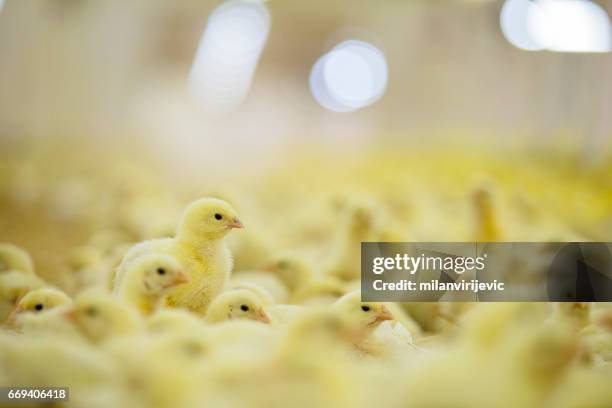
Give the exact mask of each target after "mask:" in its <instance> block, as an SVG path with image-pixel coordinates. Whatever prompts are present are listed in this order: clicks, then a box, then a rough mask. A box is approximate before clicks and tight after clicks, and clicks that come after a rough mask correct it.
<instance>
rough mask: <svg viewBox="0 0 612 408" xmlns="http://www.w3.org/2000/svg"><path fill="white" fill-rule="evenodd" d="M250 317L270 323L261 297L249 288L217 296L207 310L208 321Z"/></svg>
mask: <svg viewBox="0 0 612 408" xmlns="http://www.w3.org/2000/svg"><path fill="white" fill-rule="evenodd" d="M234 319H250V320H256V321H260V322H262V323H267V324H268V323H270V317H269V316H268V314H267V313H266V311H265V310H264V306H263V304H262V302H261V300H260V298H259V297H258V296H257V295H255V294H254V293H253V292H251V291H249V290H247V289H232V290H228V291H227V292H224V293H222V294H220V295H219V296H217V297H216V298H215V299H214V300H213V301H212V303H211V304H210V306H209V307H208V310H207V312H206V317H205V320H206V322H208V323H218V322H222V321H226V320H234Z"/></svg>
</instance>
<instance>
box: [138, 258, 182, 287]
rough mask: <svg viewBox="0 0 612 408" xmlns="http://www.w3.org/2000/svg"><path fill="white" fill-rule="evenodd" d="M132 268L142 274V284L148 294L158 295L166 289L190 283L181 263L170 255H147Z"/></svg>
mask: <svg viewBox="0 0 612 408" xmlns="http://www.w3.org/2000/svg"><path fill="white" fill-rule="evenodd" d="M134 266H135V267H136V268H138V270H139V271H140V272H141V273H142V284H143V286H144V289H145V291H146V292H148V293H149V294H160V293H161V292H163V291H164V290H166V289H169V288H172V287H174V286H176V285H180V284H181V283H187V282H189V281H190V278H189V276H188V275H187V274H186V273H185V271H184V269H183V266H182V265H181V263H180V262H179V261H178V260H177V259H176V258H175V257H173V256H171V255H166V254H151V255H147V256H144V257H143V258H142V259H140V260H139V262H138V264H137V265H134Z"/></svg>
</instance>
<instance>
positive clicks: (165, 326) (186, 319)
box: [145, 309, 202, 333]
mask: <svg viewBox="0 0 612 408" xmlns="http://www.w3.org/2000/svg"><path fill="white" fill-rule="evenodd" d="M145 324H146V328H147V330H148V331H149V332H151V333H172V332H181V331H192V330H195V329H199V328H201V327H202V320H201V319H200V318H199V317H198V316H196V315H195V314H193V313H191V312H190V311H188V310H185V309H161V310H157V311H156V312H155V313H153V314H152V315H151V316H149V317H148V318H147V319H146V321H145Z"/></svg>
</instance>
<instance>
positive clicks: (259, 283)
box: [230, 271, 289, 303]
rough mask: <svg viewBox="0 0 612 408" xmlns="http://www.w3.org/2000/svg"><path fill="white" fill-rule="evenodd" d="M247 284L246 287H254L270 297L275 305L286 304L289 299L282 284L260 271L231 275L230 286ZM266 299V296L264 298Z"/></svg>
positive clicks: (274, 277)
mask: <svg viewBox="0 0 612 408" xmlns="http://www.w3.org/2000/svg"><path fill="white" fill-rule="evenodd" d="M244 284H247V285H246V286H247V287H251V288H253V287H256V289H255V290H256V291H258V289H257V288H259V289H261V290H259V292H261V291H262V290H263V291H264V292H265V293H266V294H269V296H270V297H272V301H273V302H276V303H283V302H286V301H287V299H288V298H289V294H288V291H287V288H286V287H285V285H284V283H283V282H282V281H281V280H280V279H279V278H277V277H276V276H274V275H272V274H270V273H267V272H262V271H243V272H238V273H235V274H233V275H232V278H231V281H230V286H232V287H234V288H239V287H241V286H240V285H244ZM266 297H267V296H266Z"/></svg>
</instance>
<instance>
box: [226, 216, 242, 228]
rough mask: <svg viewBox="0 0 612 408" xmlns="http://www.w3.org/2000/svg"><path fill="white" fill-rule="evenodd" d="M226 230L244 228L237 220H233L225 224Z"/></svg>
mask: <svg viewBox="0 0 612 408" xmlns="http://www.w3.org/2000/svg"><path fill="white" fill-rule="evenodd" d="M227 227H228V228H244V224H242V222H241V221H240V220H239V219H238V218H234V219H233V220H231V221H230V222H229V223H228V224H227Z"/></svg>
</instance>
